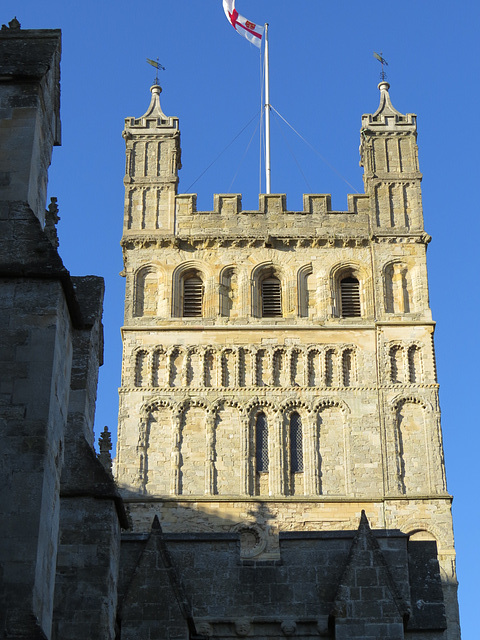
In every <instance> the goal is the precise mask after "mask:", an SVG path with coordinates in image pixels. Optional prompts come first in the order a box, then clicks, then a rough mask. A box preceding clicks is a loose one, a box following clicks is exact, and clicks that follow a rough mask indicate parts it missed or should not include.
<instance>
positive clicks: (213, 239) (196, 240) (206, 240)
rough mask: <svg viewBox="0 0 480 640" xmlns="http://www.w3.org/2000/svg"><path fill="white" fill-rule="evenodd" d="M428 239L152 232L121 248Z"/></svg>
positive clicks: (129, 238)
mask: <svg viewBox="0 0 480 640" xmlns="http://www.w3.org/2000/svg"><path fill="white" fill-rule="evenodd" d="M430 240H431V236H429V235H428V234H427V233H425V232H419V233H401V234H399V233H396V234H380V233H376V234H374V235H372V236H370V235H367V234H366V235H361V236H334V235H324V236H311V235H310V236H308V235H305V236H300V235H297V236H293V235H272V234H258V235H240V234H238V233H237V234H227V233H225V234H217V235H210V234H208V235H207V234H200V233H198V234H192V235H184V236H181V235H173V234H171V235H160V234H158V235H157V234H153V233H142V234H139V233H132V234H130V233H126V234H124V236H123V238H122V240H121V245H122V247H123V248H124V249H128V250H137V249H148V248H157V249H162V248H167V247H169V248H175V249H195V250H198V249H211V248H214V247H222V248H229V247H232V248H245V247H246V248H260V247H264V246H265V245H266V244H272V245H273V244H275V245H276V247H275V248H302V247H305V248H319V247H337V248H341V247H366V246H368V245H369V244H370V242H375V243H380V242H387V243H389V244H428V243H429V242H430Z"/></svg>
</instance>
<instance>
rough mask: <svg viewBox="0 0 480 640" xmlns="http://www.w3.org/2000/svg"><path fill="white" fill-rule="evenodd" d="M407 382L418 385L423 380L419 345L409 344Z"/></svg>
mask: <svg viewBox="0 0 480 640" xmlns="http://www.w3.org/2000/svg"><path fill="white" fill-rule="evenodd" d="M407 367H408V382H410V384H420V383H422V382H423V380H424V373H423V358H422V348H421V346H420V345H419V344H411V345H410V346H409V347H408V350H407Z"/></svg>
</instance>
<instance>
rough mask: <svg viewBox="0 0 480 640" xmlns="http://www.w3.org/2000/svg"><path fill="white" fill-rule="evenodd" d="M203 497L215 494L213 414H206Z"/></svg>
mask: <svg viewBox="0 0 480 640" xmlns="http://www.w3.org/2000/svg"><path fill="white" fill-rule="evenodd" d="M206 423H207V424H206V430H205V433H206V454H205V495H207V496H212V495H214V493H215V413H214V412H207V414H206Z"/></svg>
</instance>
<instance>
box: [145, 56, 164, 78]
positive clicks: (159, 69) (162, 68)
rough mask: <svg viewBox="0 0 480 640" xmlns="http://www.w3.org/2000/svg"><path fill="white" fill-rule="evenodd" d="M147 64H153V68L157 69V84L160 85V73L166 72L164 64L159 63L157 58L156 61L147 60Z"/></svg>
mask: <svg viewBox="0 0 480 640" xmlns="http://www.w3.org/2000/svg"><path fill="white" fill-rule="evenodd" d="M147 62H148V64H151V65H152V67H155V69H156V70H157V73H156V75H155V84H158V72H159V71H165V67H164V66H163V64H160V63H159V61H158V58H157V60H156V61H155V60H150V58H147Z"/></svg>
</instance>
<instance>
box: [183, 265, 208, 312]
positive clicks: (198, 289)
mask: <svg viewBox="0 0 480 640" xmlns="http://www.w3.org/2000/svg"><path fill="white" fill-rule="evenodd" d="M182 311H183V312H182V315H183V317H184V318H199V317H201V316H202V315H203V313H202V312H203V281H202V279H201V278H200V276H199V275H198V274H197V273H193V274H191V275H187V276H186V277H185V278H184V279H183V310H182Z"/></svg>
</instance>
